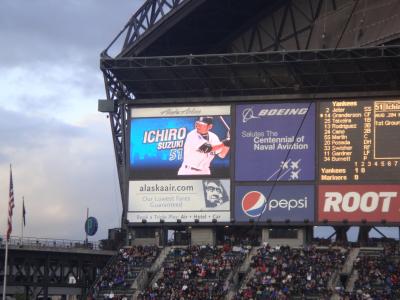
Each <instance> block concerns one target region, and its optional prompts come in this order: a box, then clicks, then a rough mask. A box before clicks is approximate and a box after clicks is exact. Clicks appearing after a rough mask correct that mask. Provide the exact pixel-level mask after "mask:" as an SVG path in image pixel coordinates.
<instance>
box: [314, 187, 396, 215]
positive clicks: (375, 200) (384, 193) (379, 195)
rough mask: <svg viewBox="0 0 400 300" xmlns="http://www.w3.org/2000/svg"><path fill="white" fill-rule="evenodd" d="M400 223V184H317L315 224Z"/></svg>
mask: <svg viewBox="0 0 400 300" xmlns="http://www.w3.org/2000/svg"><path fill="white" fill-rule="evenodd" d="M324 220H327V221H328V222H335V221H340V222H342V221H343V220H347V221H348V222H350V223H352V222H353V223H359V222H362V221H363V220H365V221H367V222H381V221H382V220H386V222H394V223H399V222H400V185H394V184H393V185H320V186H319V187H318V221H319V222H322V221H324Z"/></svg>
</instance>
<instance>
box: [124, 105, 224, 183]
mask: <svg viewBox="0 0 400 300" xmlns="http://www.w3.org/2000/svg"><path fill="white" fill-rule="evenodd" d="M230 126H231V117H230V106H207V107H205V106H201V107H200V106H194V107H164V108H132V109H131V120H130V169H129V176H130V178H131V179H163V178H180V177H182V176H207V177H214V178H221V177H229V161H230V158H229V157H230V153H229V149H230V136H229V131H230Z"/></svg>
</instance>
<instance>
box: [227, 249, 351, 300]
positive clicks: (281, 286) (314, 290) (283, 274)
mask: <svg viewBox="0 0 400 300" xmlns="http://www.w3.org/2000/svg"><path fill="white" fill-rule="evenodd" d="M347 252H348V250H345V251H344V252H342V251H340V250H339V249H337V250H334V249H332V248H328V249H326V250H317V248H315V247H305V248H302V249H292V248H290V247H289V246H278V247H270V246H268V245H267V246H264V247H262V248H260V249H258V253H257V255H255V256H254V257H253V258H252V265H251V267H252V268H254V276H253V277H252V278H250V280H249V281H248V282H247V283H246V286H245V287H244V288H242V289H240V290H239V291H238V293H237V294H236V296H235V298H234V299H235V300H239V299H257V300H258V299H259V300H261V299H279V300H286V299H293V297H300V299H302V298H304V297H309V296H316V297H318V299H329V297H330V296H331V290H330V289H328V281H329V279H330V278H331V276H332V274H333V273H334V272H335V271H336V270H338V269H339V268H340V267H341V266H342V265H343V263H344V262H345V260H346V256H347Z"/></svg>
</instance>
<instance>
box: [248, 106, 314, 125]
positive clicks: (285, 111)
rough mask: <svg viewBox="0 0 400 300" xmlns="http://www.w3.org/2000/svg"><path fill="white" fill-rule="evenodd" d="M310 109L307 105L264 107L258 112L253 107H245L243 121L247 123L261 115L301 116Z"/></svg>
mask: <svg viewBox="0 0 400 300" xmlns="http://www.w3.org/2000/svg"><path fill="white" fill-rule="evenodd" d="M307 111H308V108H307V107H298V108H271V109H269V108H263V109H261V110H260V111H259V112H258V114H256V113H254V111H253V108H252V107H248V108H245V109H243V111H242V122H243V123H247V122H248V121H250V120H252V119H259V118H261V117H269V116H301V115H305V114H306V113H307Z"/></svg>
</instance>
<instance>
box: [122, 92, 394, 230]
mask: <svg viewBox="0 0 400 300" xmlns="http://www.w3.org/2000/svg"><path fill="white" fill-rule="evenodd" d="M128 124H129V125H128V137H129V141H128V143H127V144H128V149H127V152H128V153H129V166H128V170H127V176H128V178H127V179H128V182H129V184H128V199H127V201H128V211H127V219H128V221H129V222H131V223H147V222H148V223H159V222H160V221H161V220H163V222H166V223H176V222H178V223H181V222H182V223H196V222H197V223H198V222H201V223H210V224H211V223H215V222H218V223H219V224H224V223H230V222H231V221H232V220H234V221H235V222H237V223H248V222H249V221H251V220H252V221H255V220H258V221H261V222H267V223H281V224H287V223H288V221H290V222H292V224H295V223H297V224H299V223H301V224H304V222H307V223H310V224H315V223H321V222H323V223H325V224H326V221H328V222H330V223H334V222H343V220H347V222H350V223H363V222H362V220H367V221H368V222H370V223H380V222H382V220H385V222H388V223H393V224H394V223H396V224H397V223H400V99H399V98H397V99H389V98H383V97H381V98H378V97H377V98H361V97H360V98H354V99H350V98H347V99H313V100H301V101H291V102H289V101H287V102H285V101H254V102H251V101H242V102H240V103H227V102H223V101H222V102H221V103H219V104H216V105H207V106H206V105H204V104H203V105H199V104H196V103H193V104H190V105H186V106H185V105H176V106H175V105H173V106H167V105H158V106H156V105H155V106H151V105H132V106H131V107H130V114H129V123H128ZM201 128H207V132H200V129H201ZM201 130H203V129H201ZM226 140H229V144H228V145H229V146H226V145H225V144H224V147H225V146H226V147H228V148H229V150H228V151H227V152H225V154H226V153H227V154H226V155H219V154H220V153H221V152H218V151H219V150H218V149H221V147H222V146H221V145H222V144H223V143H222V142H223V141H226ZM206 144H210V146H212V147H211V148H210V149H209V150H207V148H204V146H205V145H206ZM211 144H213V145H211ZM214 146H216V147H217V148H215V149H213V147H214ZM218 147H220V148H218ZM223 149H224V150H226V149H225V148H223ZM143 220H146V222H143Z"/></svg>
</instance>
